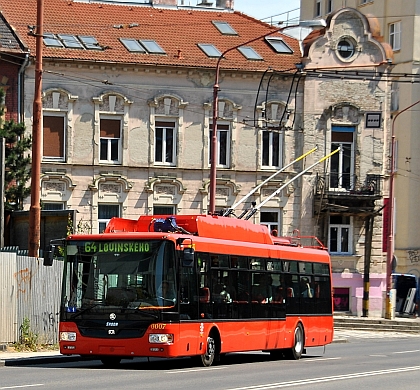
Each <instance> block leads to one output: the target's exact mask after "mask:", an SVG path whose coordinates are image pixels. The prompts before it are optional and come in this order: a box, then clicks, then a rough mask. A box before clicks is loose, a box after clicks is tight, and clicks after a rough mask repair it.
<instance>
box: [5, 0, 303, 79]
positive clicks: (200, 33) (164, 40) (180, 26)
mask: <svg viewBox="0 0 420 390" xmlns="http://www.w3.org/2000/svg"><path fill="white" fill-rule="evenodd" d="M0 11H1V12H2V14H3V16H4V17H5V19H6V20H7V22H8V23H9V24H10V25H11V26H12V27H13V28H14V29H15V30H16V33H17V35H18V36H19V38H20V39H21V41H22V42H23V44H24V45H25V46H27V47H28V48H29V49H30V52H31V53H33V54H35V37H33V36H29V35H28V25H32V26H34V25H36V21H37V20H36V11H37V0H13V1H11V0H0ZM216 20H219V21H224V22H228V23H229V24H230V25H231V26H232V27H233V28H234V30H235V31H236V32H237V33H238V36H232V35H223V34H221V33H220V32H219V30H218V29H217V28H216V27H215V26H214V25H213V23H212V21H216ZM130 24H138V26H137V27H129V26H130ZM116 25H121V26H122V28H115V27H114V26H116ZM271 30H273V27H271V26H270V25H268V24H266V23H263V22H260V21H258V20H256V19H253V18H251V17H249V16H247V15H245V14H242V13H239V12H231V11H221V10H217V9H211V8H209V9H208V10H207V9H202V8H201V9H198V8H194V7H180V8H175V7H174V8H168V7H163V8H158V7H152V6H150V5H146V4H117V3H100V2H97V3H95V2H90V3H86V2H76V1H72V0H44V33H47V32H48V33H54V34H72V35H92V36H94V37H95V38H96V39H97V40H98V42H99V44H100V45H101V46H103V47H106V46H108V47H109V49H106V50H84V49H67V48H51V47H46V46H44V47H43V56H44V58H50V59H54V58H55V59H63V60H77V61H95V62H107V63H108V62H111V63H120V64H143V65H151V66H182V67H202V68H214V67H215V66H216V62H217V59H214V58H208V57H207V56H206V55H205V54H204V53H203V52H202V51H201V49H200V48H199V47H198V46H197V44H198V43H210V44H214V45H215V46H216V47H217V48H218V49H219V51H220V52H223V51H225V50H227V49H229V48H232V47H234V46H236V45H239V44H241V43H243V42H246V41H249V40H251V39H253V38H256V37H258V36H261V35H263V34H266V33H269V32H270V31H271ZM273 36H282V37H283V39H284V41H285V42H287V44H288V45H289V46H290V47H291V48H292V49H293V51H294V54H293V55H290V54H289V55H288V54H278V53H275V51H274V50H273V49H272V48H271V47H270V46H269V45H268V44H267V43H266V42H265V41H264V39H260V40H258V41H256V42H253V43H251V44H250V45H249V46H251V47H252V48H254V49H255V50H256V51H257V52H258V53H259V54H260V55H261V56H262V57H263V59H264V61H252V60H247V59H246V58H245V57H244V56H243V55H242V54H240V53H239V52H238V51H237V50H233V51H231V52H229V53H227V54H226V56H225V57H226V60H223V61H222V63H221V67H222V68H225V69H238V70H243V71H258V70H259V71H264V70H266V69H267V68H268V67H269V66H270V67H272V68H274V69H277V70H284V69H293V68H294V64H295V63H297V62H300V49H299V43H298V41H297V40H295V39H293V38H290V37H287V36H284V35H281V34H280V33H278V32H276V33H274V34H273ZM119 38H135V39H152V40H155V41H156V42H157V43H158V44H159V45H160V46H161V47H162V48H163V50H164V51H165V52H166V54H165V55H158V54H140V53H130V52H129V51H128V50H127V49H126V48H125V47H124V46H123V44H122V43H121V42H120V41H119Z"/></svg>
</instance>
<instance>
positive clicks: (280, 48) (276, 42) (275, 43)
mask: <svg viewBox="0 0 420 390" xmlns="http://www.w3.org/2000/svg"><path fill="white" fill-rule="evenodd" d="M265 40H266V41H267V42H268V44H269V45H270V46H271V47H272V48H273V49H274V50H275V51H276V52H277V53H285V54H293V50H292V49H291V48H290V47H289V46H287V44H286V43H285V42H284V41H283V39H281V38H274V37H266V38H265Z"/></svg>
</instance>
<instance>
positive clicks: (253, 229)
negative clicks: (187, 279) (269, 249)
mask: <svg viewBox="0 0 420 390" xmlns="http://www.w3.org/2000/svg"><path fill="white" fill-rule="evenodd" d="M136 233H151V234H150V235H151V236H154V237H158V236H159V235H161V234H162V233H174V234H177V233H178V234H182V235H192V236H195V237H202V238H208V239H216V240H226V241H236V242H248V243H255V244H266V245H282V246H303V245H301V243H300V237H277V236H273V235H272V234H271V233H270V231H269V229H268V228H267V227H266V226H265V225H257V224H254V223H252V222H250V221H248V220H242V219H237V218H231V217H223V216H215V215H200V214H199V215H176V216H161V215H159V216H154V215H142V216H140V217H139V218H138V219H137V220H133V219H125V218H112V219H111V220H110V222H109V223H108V225H107V227H106V229H105V231H104V232H103V233H101V234H95V235H90V238H89V239H102V240H103V239H133V238H135V234H136ZM153 233H154V234H153ZM111 236H112V238H111ZM68 238H69V239H84V240H85V239H86V238H87V237H86V235H71V236H69V237H68ZM305 238H308V237H305ZM312 238H313V242H315V245H310V246H311V247H313V248H317V249H325V247H324V246H323V245H322V244H321V243H320V242H319V241H318V240H317V239H316V238H315V237H312Z"/></svg>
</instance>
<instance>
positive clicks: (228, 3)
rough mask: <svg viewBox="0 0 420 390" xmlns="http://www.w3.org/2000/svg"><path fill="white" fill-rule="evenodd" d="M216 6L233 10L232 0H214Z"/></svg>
mask: <svg viewBox="0 0 420 390" xmlns="http://www.w3.org/2000/svg"><path fill="white" fill-rule="evenodd" d="M216 7H219V8H225V9H231V10H233V0H216Z"/></svg>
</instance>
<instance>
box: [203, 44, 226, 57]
mask: <svg viewBox="0 0 420 390" xmlns="http://www.w3.org/2000/svg"><path fill="white" fill-rule="evenodd" d="M197 45H198V47H199V48H200V49H201V50H203V51H204V53H205V54H206V55H207V56H208V57H212V58H219V57H220V56H221V55H222V53H220V51H219V50H217V48H216V47H215V46H214V45H212V44H210V43H197Z"/></svg>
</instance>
